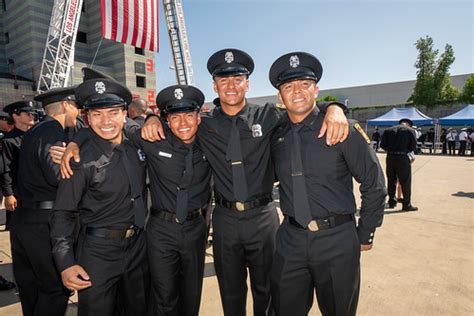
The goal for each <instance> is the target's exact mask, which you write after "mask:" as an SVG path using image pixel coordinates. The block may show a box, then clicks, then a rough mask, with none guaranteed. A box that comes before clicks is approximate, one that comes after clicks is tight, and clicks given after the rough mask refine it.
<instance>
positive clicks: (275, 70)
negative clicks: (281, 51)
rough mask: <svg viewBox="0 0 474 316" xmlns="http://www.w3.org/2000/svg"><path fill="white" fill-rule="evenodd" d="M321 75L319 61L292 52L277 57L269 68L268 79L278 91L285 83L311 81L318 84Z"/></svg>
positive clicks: (321, 70) (321, 68) (303, 53)
mask: <svg viewBox="0 0 474 316" xmlns="http://www.w3.org/2000/svg"><path fill="white" fill-rule="evenodd" d="M322 74H323V67H322V66H321V63H320V62H319V60H318V59H317V58H316V57H314V56H313V55H311V54H308V53H305V52H293V53H288V54H285V55H283V56H281V57H279V58H278V59H277V60H275V62H274V63H273V64H272V66H271V67H270V72H269V78H270V82H271V83H272V85H273V86H274V87H275V88H277V89H278V87H279V86H280V85H282V84H283V83H285V82H288V81H293V80H299V79H312V80H314V81H316V82H318V81H319V80H320V79H321V76H322Z"/></svg>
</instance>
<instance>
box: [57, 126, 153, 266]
mask: <svg viewBox="0 0 474 316" xmlns="http://www.w3.org/2000/svg"><path fill="white" fill-rule="evenodd" d="M83 131H85V132H88V133H90V134H91V137H90V139H89V140H88V141H86V142H85V143H84V144H82V147H81V161H80V162H79V163H74V162H72V163H71V167H72V168H73V171H74V174H73V176H72V177H71V178H70V179H64V180H61V181H60V183H59V188H58V192H57V197H56V203H55V207H54V211H53V214H52V217H51V221H50V225H51V239H52V244H53V255H54V258H55V261H56V265H57V267H58V269H59V271H63V270H64V269H66V268H68V267H70V266H72V265H74V264H75V259H74V252H73V245H74V230H75V229H74V228H75V225H76V218H77V216H79V213H80V216H79V218H80V225H81V228H82V229H84V228H85V227H94V228H100V227H104V228H111V229H126V228H127V227H129V226H130V225H132V224H133V223H134V211H133V205H132V199H131V192H130V183H129V181H128V176H127V172H126V171H125V168H124V164H123V159H124V158H123V155H124V154H125V153H126V154H127V156H128V159H129V160H130V165H131V168H132V170H133V171H134V172H133V174H136V176H137V177H139V181H140V183H141V184H143V186H144V185H145V161H141V160H140V157H139V153H138V152H137V150H136V148H135V147H134V146H133V145H132V144H131V143H130V142H129V141H128V139H126V138H124V140H123V141H122V143H121V144H119V145H117V144H112V143H111V142H109V141H106V140H104V139H102V138H100V137H99V136H97V135H96V134H95V133H93V132H92V131H91V130H90V129H83ZM142 191H143V190H142Z"/></svg>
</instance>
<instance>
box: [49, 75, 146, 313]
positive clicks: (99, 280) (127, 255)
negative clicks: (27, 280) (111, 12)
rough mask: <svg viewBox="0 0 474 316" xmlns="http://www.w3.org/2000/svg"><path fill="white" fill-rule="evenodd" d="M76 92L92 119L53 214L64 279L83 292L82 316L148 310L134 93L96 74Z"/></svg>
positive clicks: (55, 247) (142, 175)
mask: <svg viewBox="0 0 474 316" xmlns="http://www.w3.org/2000/svg"><path fill="white" fill-rule="evenodd" d="M75 97H76V100H77V102H78V103H79V104H80V105H82V106H83V107H84V109H86V110H87V113H88V118H89V123H90V126H91V128H90V129H82V130H81V132H82V131H83V132H85V133H88V134H89V135H90V137H89V139H88V140H87V141H86V142H85V143H84V144H83V147H82V157H81V158H82V159H81V161H80V162H79V163H74V164H73V168H74V175H73V176H72V177H71V178H70V179H67V180H61V181H60V184H59V188H58V193H57V198H56V201H55V207H54V211H53V214H52V216H51V220H50V225H51V240H52V248H53V257H54V260H55V262H56V266H57V268H58V270H59V271H60V272H61V277H62V281H63V284H64V285H65V286H66V287H67V288H68V289H70V290H77V291H79V292H78V294H79V309H78V314H79V315H114V314H126V315H144V314H146V310H147V296H148V264H147V261H146V248H145V236H144V234H143V232H142V230H143V226H144V223H145V207H144V201H143V198H144V195H143V192H144V184H145V161H143V159H142V156H141V155H140V153H139V152H137V150H136V149H135V147H133V146H132V145H131V144H130V142H129V141H128V139H127V138H126V137H125V136H124V134H123V131H122V129H123V124H124V119H125V116H126V107H127V105H128V104H130V102H131V99H132V95H131V92H130V90H128V89H127V88H126V87H124V86H122V85H121V84H119V83H117V82H115V81H110V80H108V79H91V80H88V81H85V82H84V83H82V84H81V85H79V86H78V87H77V88H76V91H75ZM77 219H79V222H80V228H81V230H80V234H79V238H78V242H77V247H74V242H75V234H74V231H75V228H76V225H77Z"/></svg>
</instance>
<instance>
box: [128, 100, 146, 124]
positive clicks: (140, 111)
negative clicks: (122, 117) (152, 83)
mask: <svg viewBox="0 0 474 316" xmlns="http://www.w3.org/2000/svg"><path fill="white" fill-rule="evenodd" d="M147 111H148V105H147V104H146V101H145V100H143V99H136V100H133V101H132V103H131V104H130V106H129V107H128V110H127V113H128V117H129V118H131V119H132V120H134V121H135V122H136V123H137V124H138V125H140V127H141V126H143V124H144V123H145V118H146V114H147Z"/></svg>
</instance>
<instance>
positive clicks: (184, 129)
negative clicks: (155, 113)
mask: <svg viewBox="0 0 474 316" xmlns="http://www.w3.org/2000/svg"><path fill="white" fill-rule="evenodd" d="M189 130H191V129H190V128H182V129H178V131H179V132H187V131H189Z"/></svg>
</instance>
